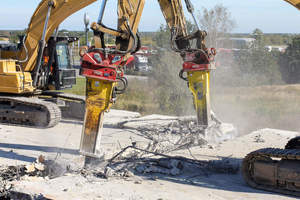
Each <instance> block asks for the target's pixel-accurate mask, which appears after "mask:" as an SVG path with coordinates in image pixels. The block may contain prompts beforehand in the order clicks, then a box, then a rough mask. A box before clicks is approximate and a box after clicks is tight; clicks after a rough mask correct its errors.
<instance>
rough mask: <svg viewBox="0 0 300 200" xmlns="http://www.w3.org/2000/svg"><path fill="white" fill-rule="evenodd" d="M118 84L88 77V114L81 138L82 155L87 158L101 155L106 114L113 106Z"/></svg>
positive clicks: (86, 114)
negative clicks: (114, 92) (114, 93)
mask: <svg viewBox="0 0 300 200" xmlns="http://www.w3.org/2000/svg"><path fill="white" fill-rule="evenodd" d="M115 85H116V83H115V82H112V81H106V80H101V79H96V78H89V77H87V80H86V113H85V119H84V126H83V134H82V137H81V144H80V153H81V154H82V155H85V156H90V157H97V156H98V155H100V141H101V131H102V127H103V118H104V113H105V111H107V110H108V109H109V108H110V107H111V106H112V103H113V102H112V101H113V98H112V94H113V89H114V87H115Z"/></svg>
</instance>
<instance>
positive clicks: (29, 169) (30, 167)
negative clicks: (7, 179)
mask: <svg viewBox="0 0 300 200" xmlns="http://www.w3.org/2000/svg"><path fill="white" fill-rule="evenodd" d="M25 169H26V173H28V174H29V173H33V172H35V166H34V163H32V164H30V165H26V166H25Z"/></svg>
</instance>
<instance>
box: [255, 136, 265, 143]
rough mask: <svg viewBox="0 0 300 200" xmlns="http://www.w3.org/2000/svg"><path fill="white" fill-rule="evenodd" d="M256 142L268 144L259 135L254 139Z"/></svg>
mask: <svg viewBox="0 0 300 200" xmlns="http://www.w3.org/2000/svg"><path fill="white" fill-rule="evenodd" d="M254 142H256V143H264V142H266V141H265V140H264V139H263V138H262V136H261V135H260V134H259V135H256V136H255V137H254Z"/></svg>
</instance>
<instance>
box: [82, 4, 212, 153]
mask: <svg viewBox="0 0 300 200" xmlns="http://www.w3.org/2000/svg"><path fill="white" fill-rule="evenodd" d="M106 3H107V0H103V1H102V6H101V9H100V14H99V19H98V21H97V22H95V23H93V24H92V26H91V28H92V30H93V31H94V36H95V46H94V47H92V48H90V49H89V50H87V51H86V52H85V53H82V55H83V56H82V65H81V67H82V68H81V72H82V75H84V76H86V77H87V88H86V92H87V94H86V114H85V122H84V127H83V133H82V137H81V145H80V152H81V154H83V155H85V156H86V157H87V158H92V157H97V156H99V152H100V141H101V140H100V138H101V131H102V124H103V117H104V113H105V112H106V111H107V110H109V108H110V107H111V106H112V104H113V103H114V102H115V99H116V96H117V95H118V94H121V93H123V92H124V91H125V89H126V87H127V80H126V78H125V77H124V76H123V66H124V65H125V63H126V60H127V59H128V57H129V56H130V55H131V54H133V53H134V52H136V51H138V50H139V48H140V41H139V36H138V33H137V32H138V25H139V22H140V18H141V15H142V11H143V8H144V3H145V0H118V28H117V29H116V30H114V29H112V28H109V27H107V26H105V25H104V24H103V22H102V19H103V15H104V12H105V7H106ZM158 3H159V4H160V8H161V11H162V13H163V15H164V17H165V20H166V22H167V24H168V26H169V28H170V30H171V36H170V42H171V47H172V49H173V50H174V51H176V52H178V53H180V56H181V57H182V58H183V61H184V64H183V69H182V70H181V71H180V77H181V78H182V79H184V80H185V81H187V82H188V86H189V88H190V90H191V92H192V94H193V96H194V105H195V108H196V111H197V117H198V124H199V125H200V126H203V127H204V128H206V127H207V126H209V123H210V119H211V114H210V106H209V73H210V70H211V69H212V66H213V61H214V55H215V51H214V49H212V50H211V49H208V48H206V46H205V43H204V39H205V36H206V35H207V34H206V32H205V31H201V30H200V29H199V28H198V30H197V31H196V32H195V33H192V34H188V32H187V27H186V19H185V16H184V10H183V5H182V1H181V0H158ZM185 4H186V6H187V10H188V11H189V12H190V13H191V14H192V16H193V19H194V20H195V17H194V14H193V10H194V8H193V6H192V4H191V2H190V0H185ZM195 23H196V25H197V27H198V24H197V22H196V20H195ZM105 34H109V35H113V36H115V38H116V47H115V48H107V47H106V45H105V42H104V35H105ZM194 39H195V40H196V41H197V42H196V44H197V45H196V47H192V45H191V40H194ZM120 85H121V88H120Z"/></svg>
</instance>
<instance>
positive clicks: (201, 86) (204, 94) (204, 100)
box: [187, 71, 211, 126]
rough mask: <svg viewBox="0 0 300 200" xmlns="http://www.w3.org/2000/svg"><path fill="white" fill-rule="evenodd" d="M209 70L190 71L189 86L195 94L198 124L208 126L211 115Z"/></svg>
mask: <svg viewBox="0 0 300 200" xmlns="http://www.w3.org/2000/svg"><path fill="white" fill-rule="evenodd" d="M209 73H210V72H209V71H192V72H188V73H187V74H188V86H189V89H190V90H191V92H192V94H193V96H194V106H195V109H196V113H197V120H198V124H199V125H202V126H208V125H209V123H210V120H211V116H210V98H209Z"/></svg>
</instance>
